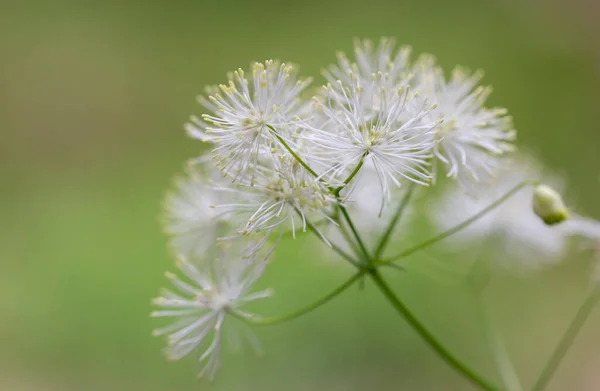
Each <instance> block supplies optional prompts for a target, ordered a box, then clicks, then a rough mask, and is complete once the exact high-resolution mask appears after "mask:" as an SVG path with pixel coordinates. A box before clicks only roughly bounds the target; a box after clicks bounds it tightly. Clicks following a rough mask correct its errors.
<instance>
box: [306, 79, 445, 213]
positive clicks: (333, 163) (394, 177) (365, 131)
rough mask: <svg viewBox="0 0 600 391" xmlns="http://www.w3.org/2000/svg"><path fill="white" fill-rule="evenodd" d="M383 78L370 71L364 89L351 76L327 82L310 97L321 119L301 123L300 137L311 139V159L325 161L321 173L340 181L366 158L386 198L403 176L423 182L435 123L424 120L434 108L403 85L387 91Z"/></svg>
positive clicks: (430, 154)
mask: <svg viewBox="0 0 600 391" xmlns="http://www.w3.org/2000/svg"><path fill="white" fill-rule="evenodd" d="M387 78H388V76H387V75H386V74H377V75H373V77H372V78H371V80H370V81H369V82H368V83H371V84H372V85H371V87H370V88H364V86H363V82H364V81H363V80H361V79H359V78H358V77H356V76H354V77H353V78H352V82H351V83H350V84H344V83H343V82H341V81H339V82H337V83H335V84H329V85H327V86H326V87H325V88H326V90H327V92H326V93H325V96H326V98H324V99H320V100H319V99H317V100H316V102H317V105H318V107H319V108H320V110H322V111H323V112H324V114H325V116H326V118H327V121H326V122H325V123H323V124H320V125H319V126H318V127H317V126H314V125H312V124H310V123H306V124H303V126H305V127H306V129H307V131H308V133H307V135H306V137H307V138H308V139H309V140H310V141H311V142H312V143H313V144H315V148H314V150H313V156H312V157H313V159H314V160H316V161H318V162H320V163H321V164H323V165H327V166H329V168H328V169H327V170H325V171H324V172H322V173H321V174H320V175H321V176H322V177H323V178H325V179H326V180H327V181H330V182H331V183H336V184H342V183H343V182H344V181H345V179H346V178H347V177H348V175H349V174H350V173H351V172H352V171H353V170H354V169H355V168H356V167H357V165H358V164H360V161H361V160H363V159H364V161H365V162H372V164H373V168H374V169H375V172H376V173H377V177H378V179H379V184H380V187H381V189H382V192H383V201H384V202H386V203H387V202H389V200H390V194H391V190H392V187H393V186H399V185H400V182H401V181H402V180H403V179H408V180H411V181H413V182H416V183H419V184H422V185H427V184H428V183H429V181H430V179H431V174H430V170H429V165H430V159H431V156H432V151H433V148H434V146H435V141H434V138H433V137H431V136H429V135H430V134H431V133H433V132H434V131H435V130H434V129H435V126H437V125H438V124H439V122H441V121H424V120H423V117H425V116H426V115H427V114H428V113H429V112H430V111H431V110H432V109H434V107H433V106H428V105H427V101H426V100H424V99H419V98H418V97H416V96H413V95H411V94H409V91H408V89H407V88H399V89H396V90H394V91H393V93H392V94H388V93H387V92H386V85H387V81H386V80H387ZM364 94H368V96H366V97H365V96H364ZM388 95H389V97H388ZM374 101H377V102H379V103H378V104H377V106H376V107H375V106H373V105H372V103H370V102H374ZM365 105H368V106H365ZM383 204H384V203H383V202H382V204H381V207H383Z"/></svg>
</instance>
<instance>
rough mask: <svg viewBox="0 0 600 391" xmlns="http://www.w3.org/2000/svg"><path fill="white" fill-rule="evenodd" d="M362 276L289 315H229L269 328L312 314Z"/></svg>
mask: <svg viewBox="0 0 600 391" xmlns="http://www.w3.org/2000/svg"><path fill="white" fill-rule="evenodd" d="M363 274H364V272H362V271H360V272H358V273H355V274H354V275H353V276H352V277H350V278H349V279H348V280H347V281H346V282H344V283H343V284H341V285H340V286H338V287H337V288H335V289H334V290H332V291H331V292H329V293H328V294H327V295H325V296H323V297H321V298H320V299H318V300H316V301H314V302H312V303H311V304H309V305H307V306H304V307H302V308H300V309H298V310H296V311H294V312H290V313H289V314H286V315H281V316H273V317H270V318H248V317H247V316H243V315H241V314H239V313H236V312H235V311H231V314H232V315H234V316H235V317H237V318H240V319H242V320H243V321H244V322H246V323H249V324H253V325H260V326H270V325H273V324H277V323H282V322H285V321H288V320H292V319H295V318H298V317H300V316H302V315H305V314H307V313H309V312H312V311H314V310H316V309H317V308H319V307H320V306H322V305H324V304H326V303H327V302H329V301H331V300H332V299H333V298H335V297H336V296H338V295H339V294H341V293H342V292H344V291H345V290H346V289H348V288H349V287H350V286H352V284H354V283H355V282H356V281H358V279H359V278H360V277H361V276H362V275H363Z"/></svg>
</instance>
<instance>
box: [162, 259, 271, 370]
mask: <svg viewBox="0 0 600 391" xmlns="http://www.w3.org/2000/svg"><path fill="white" fill-rule="evenodd" d="M266 264H267V263H266V261H264V260H261V261H257V260H256V259H255V258H247V257H237V258H236V257H234V258H231V257H229V256H227V255H225V256H222V257H221V258H219V259H216V260H214V261H212V263H210V266H209V267H207V265H206V263H204V264H203V267H202V268H199V267H197V266H195V265H193V264H192V263H190V262H188V261H185V260H181V261H179V262H178V263H177V266H178V268H179V270H180V271H181V272H182V273H183V275H184V276H185V279H180V278H179V277H177V276H176V275H174V274H171V273H167V274H166V276H167V278H168V279H169V280H171V282H172V284H173V286H174V288H175V291H170V290H164V291H163V293H162V296H161V297H158V298H156V299H154V300H153V304H154V305H156V306H158V307H161V309H160V310H157V311H154V312H152V314H151V316H153V317H168V318H174V319H175V321H174V323H172V324H170V325H168V326H165V327H162V328H159V329H156V330H154V331H153V334H154V335H156V336H159V335H168V337H167V343H168V345H167V348H166V349H165V353H166V354H167V357H168V358H169V359H171V360H178V359H180V358H182V357H184V356H186V355H188V354H190V353H192V352H194V351H198V352H199V361H200V362H201V363H202V369H201V372H200V374H199V376H204V375H207V376H208V377H209V378H211V379H212V378H213V377H214V375H215V373H216V371H217V369H218V368H219V364H220V356H221V340H222V333H223V326H224V323H225V320H226V318H227V317H228V316H230V313H231V312H235V313H236V314H237V315H240V316H244V317H251V316H252V315H250V314H248V313H246V312H244V311H242V310H241V309H240V307H242V306H243V305H244V304H246V303H248V302H251V301H255V300H260V299H264V298H266V297H269V296H270V295H271V292H270V291H269V290H266V291H261V292H255V293H250V290H251V288H252V285H253V284H254V283H255V282H256V281H257V280H258V279H259V278H260V276H261V275H262V273H263V271H264V268H265V265H266ZM250 342H252V343H253V344H254V343H255V341H254V340H251V341H250Z"/></svg>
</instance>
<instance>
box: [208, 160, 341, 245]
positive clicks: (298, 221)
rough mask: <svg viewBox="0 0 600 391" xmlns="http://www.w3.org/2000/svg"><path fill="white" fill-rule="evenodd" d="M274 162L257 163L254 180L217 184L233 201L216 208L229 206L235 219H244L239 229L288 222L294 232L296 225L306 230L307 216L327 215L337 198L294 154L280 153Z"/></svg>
mask: <svg viewBox="0 0 600 391" xmlns="http://www.w3.org/2000/svg"><path fill="white" fill-rule="evenodd" d="M272 163H273V165H274V167H268V168H267V167H264V166H262V165H258V166H256V170H255V173H254V174H255V175H254V178H253V179H252V182H250V180H247V181H245V182H240V183H228V184H227V183H226V184H223V185H222V186H221V187H218V188H217V191H219V192H223V193H226V194H228V195H229V197H230V199H231V200H232V201H231V203H224V204H218V205H217V206H216V208H217V209H220V208H225V210H230V211H231V214H232V215H233V216H234V217H235V218H236V221H243V223H242V224H243V227H239V230H238V231H239V232H240V233H242V234H244V235H249V234H251V233H256V232H271V231H272V230H274V229H276V228H283V227H284V226H287V227H289V228H291V231H292V234H293V235H294V236H295V232H296V229H297V226H300V227H301V229H302V231H306V229H307V224H308V223H307V219H309V218H311V217H313V216H316V217H319V218H328V216H327V213H328V211H329V210H330V208H331V206H332V205H333V204H334V203H335V202H336V199H335V197H334V196H333V194H331V192H330V191H329V189H328V188H326V187H325V186H324V185H323V184H322V183H320V182H319V181H316V180H315V179H314V178H313V177H312V176H311V175H310V174H309V173H308V172H307V171H306V170H305V169H304V168H303V167H302V166H300V164H299V163H298V162H297V161H296V160H295V159H294V158H293V157H291V156H283V155H280V156H279V157H278V159H277V160H274V161H273V162H272ZM287 224H289V225H287Z"/></svg>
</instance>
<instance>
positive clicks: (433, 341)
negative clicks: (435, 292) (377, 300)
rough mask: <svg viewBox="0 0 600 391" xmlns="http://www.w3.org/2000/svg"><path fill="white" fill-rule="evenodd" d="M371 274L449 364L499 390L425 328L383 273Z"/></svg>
mask: <svg viewBox="0 0 600 391" xmlns="http://www.w3.org/2000/svg"><path fill="white" fill-rule="evenodd" d="M370 275H371V277H372V279H373V281H374V282H375V284H376V285H377V287H378V288H379V289H380V290H381V292H382V293H383V295H384V296H385V297H386V298H387V299H388V301H389V302H390V304H391V305H392V306H393V307H394V309H396V311H397V312H398V313H399V314H400V315H402V317H404V319H406V321H407V322H408V323H409V324H410V325H411V327H412V328H413V329H414V330H415V331H416V332H417V333H419V335H420V336H421V337H422V338H423V339H424V340H425V342H427V344H428V345H429V346H430V347H431V348H432V349H433V350H434V351H435V352H436V353H437V354H438V356H440V358H442V359H443V360H444V361H446V363H448V365H450V366H451V367H452V368H454V369H455V370H456V371H458V372H459V373H461V374H462V375H463V376H465V377H466V378H467V379H469V380H470V381H471V382H472V383H474V384H475V385H477V386H479V387H480V388H481V389H483V390H486V391H499V389H498V388H496V387H494V386H493V385H491V384H489V383H488V382H487V381H486V380H485V379H483V378H481V377H480V376H479V375H477V374H476V373H475V372H474V371H473V370H471V369H470V368H468V367H467V366H466V365H465V364H463V363H462V362H461V361H460V360H459V359H457V358H456V357H454V356H453V355H452V353H450V352H449V351H448V350H447V349H446V348H445V347H444V346H443V345H442V344H441V343H440V342H439V341H438V340H437V339H436V338H435V337H434V336H433V334H431V332H430V331H429V330H427V329H426V328H425V326H424V325H423V324H421V322H420V321H419V320H418V319H417V318H416V317H415V315H414V314H413V313H412V312H411V311H410V309H409V308H408V307H407V306H406V305H405V304H404V303H403V302H402V301H401V300H400V298H399V297H398V296H396V294H395V293H394V291H392V289H391V288H390V287H389V285H388V284H387V283H386V282H385V280H384V279H383V278H382V276H381V274H380V273H379V272H378V271H377V270H375V269H373V270H371V271H370Z"/></svg>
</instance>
